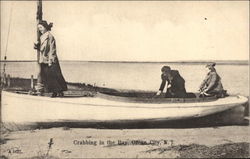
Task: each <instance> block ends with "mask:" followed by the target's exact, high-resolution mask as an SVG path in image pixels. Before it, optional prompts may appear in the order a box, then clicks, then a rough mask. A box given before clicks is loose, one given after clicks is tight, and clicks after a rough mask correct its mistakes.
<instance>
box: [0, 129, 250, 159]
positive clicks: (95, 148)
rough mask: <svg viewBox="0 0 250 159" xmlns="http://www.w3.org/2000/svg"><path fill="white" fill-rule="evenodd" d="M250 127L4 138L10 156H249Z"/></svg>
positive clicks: (3, 148)
mask: <svg viewBox="0 0 250 159" xmlns="http://www.w3.org/2000/svg"><path fill="white" fill-rule="evenodd" d="M249 132H250V127H249V126H222V127H209V128H186V129H115V130H114V129H113V130H112V129H89V128H65V127H63V128H51V129H41V130H39V129H37V130H30V131H15V132H6V133H4V134H2V136H3V137H4V139H5V141H4V142H3V143H2V144H1V155H2V158H3V157H7V158H46V154H47V151H48V143H49V141H50V139H51V138H52V140H53V144H52V146H51V149H49V152H48V156H50V158H124V157H125V158H186V157H221V158H223V157H250V155H249V143H250V136H249Z"/></svg>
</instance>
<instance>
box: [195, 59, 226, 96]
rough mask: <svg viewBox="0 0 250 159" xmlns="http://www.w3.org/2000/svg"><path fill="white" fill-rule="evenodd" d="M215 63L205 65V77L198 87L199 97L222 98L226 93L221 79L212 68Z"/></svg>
mask: <svg viewBox="0 0 250 159" xmlns="http://www.w3.org/2000/svg"><path fill="white" fill-rule="evenodd" d="M215 65H216V63H210V64H207V65H206V67H205V68H206V71H207V75H206V77H205V79H204V80H203V82H202V83H201V85H200V87H199V91H200V94H201V95H205V96H217V97H223V96H225V95H226V91H225V90H224V89H223V86H222V83H221V78H220V76H219V75H218V74H217V72H216V69H215V68H214V67H215Z"/></svg>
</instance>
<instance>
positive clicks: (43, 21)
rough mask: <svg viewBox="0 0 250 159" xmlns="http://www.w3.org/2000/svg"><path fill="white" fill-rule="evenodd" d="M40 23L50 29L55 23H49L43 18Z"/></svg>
mask: <svg viewBox="0 0 250 159" xmlns="http://www.w3.org/2000/svg"><path fill="white" fill-rule="evenodd" d="M38 24H40V25H42V26H43V27H45V28H46V29H47V30H48V31H50V30H51V28H52V27H53V23H49V24H48V23H47V21H46V20H41V21H40V22H39V23H38Z"/></svg>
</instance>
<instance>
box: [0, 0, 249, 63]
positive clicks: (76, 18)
mask: <svg viewBox="0 0 250 159" xmlns="http://www.w3.org/2000/svg"><path fill="white" fill-rule="evenodd" d="M36 5H37V3H36V1H1V60H2V59H3V57H4V55H5V53H6V55H7V59H8V60H35V59H36V51H35V50H34V49H33V43H34V42H36V9H37V8H36V7H37V6H36ZM11 8H12V9H11ZM11 10H12V12H11ZM43 19H45V20H47V21H48V22H53V23H54V26H53V28H52V31H51V33H52V34H53V35H54V37H55V39H56V44H57V54H58V57H59V59H60V60H82V61H189V60H248V59H249V2H248V1H184V2H183V1H182V2H180V1H177V2H174V1H133V2H128V1H103V2H101V1H95V2H91V1H43ZM9 25H10V27H9ZM8 31H9V36H8ZM7 41H8V45H7Z"/></svg>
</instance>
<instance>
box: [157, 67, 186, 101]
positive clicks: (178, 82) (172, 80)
mask: <svg viewBox="0 0 250 159" xmlns="http://www.w3.org/2000/svg"><path fill="white" fill-rule="evenodd" d="M161 79H162V83H161V86H160V89H159V90H161V91H163V89H164V87H165V85H166V82H168V85H171V87H170V88H167V92H166V97H173V98H174V97H176V98H184V97H185V96H186V89H185V80H184V79H183V78H182V77H181V75H180V74H179V71H177V70H171V72H170V76H166V75H164V74H162V75H161Z"/></svg>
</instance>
